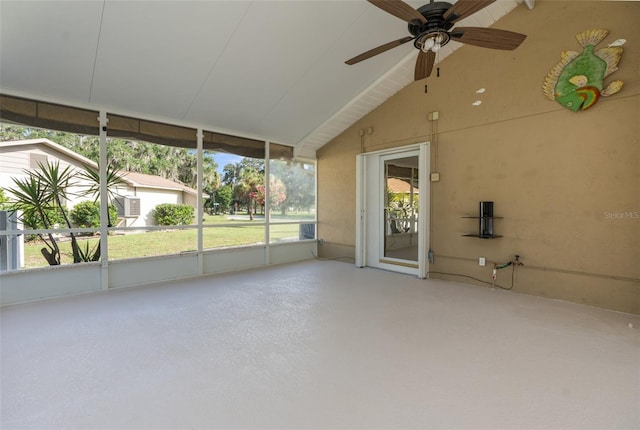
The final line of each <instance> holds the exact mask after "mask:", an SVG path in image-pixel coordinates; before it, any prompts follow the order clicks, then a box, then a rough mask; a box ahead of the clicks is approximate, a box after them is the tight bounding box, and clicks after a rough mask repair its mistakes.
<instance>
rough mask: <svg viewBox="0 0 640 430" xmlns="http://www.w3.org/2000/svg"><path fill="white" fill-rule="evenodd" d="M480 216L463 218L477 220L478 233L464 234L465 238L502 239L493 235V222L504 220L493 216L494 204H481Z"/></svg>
mask: <svg viewBox="0 0 640 430" xmlns="http://www.w3.org/2000/svg"><path fill="white" fill-rule="evenodd" d="M479 214H480V215H479V216H463V217H462V218H468V219H477V220H478V233H470V234H463V235H462V236H464V237H477V238H479V239H496V238H498V237H502V236H501V235H499V234H494V233H493V220H494V219H502V217H501V216H493V202H480V210H479Z"/></svg>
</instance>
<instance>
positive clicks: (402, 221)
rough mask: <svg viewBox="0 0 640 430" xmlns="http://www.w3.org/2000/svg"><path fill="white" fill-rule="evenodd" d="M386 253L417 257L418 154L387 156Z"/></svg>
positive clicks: (413, 259)
mask: <svg viewBox="0 0 640 430" xmlns="http://www.w3.org/2000/svg"><path fill="white" fill-rule="evenodd" d="M384 158H385V159H384V164H383V170H384V175H383V181H384V185H383V188H384V198H383V208H382V211H383V214H382V219H383V225H382V229H383V234H382V237H383V238H384V241H383V243H384V249H383V256H384V257H385V258H388V259H394V260H407V261H411V262H417V261H418V243H419V235H420V232H419V228H418V224H419V223H418V220H419V216H420V214H419V209H420V208H419V199H420V189H419V187H418V185H419V183H418V178H419V156H418V155H413V156H409V157H406V156H404V157H402V158H390V157H384Z"/></svg>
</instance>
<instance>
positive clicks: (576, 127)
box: [318, 0, 640, 313]
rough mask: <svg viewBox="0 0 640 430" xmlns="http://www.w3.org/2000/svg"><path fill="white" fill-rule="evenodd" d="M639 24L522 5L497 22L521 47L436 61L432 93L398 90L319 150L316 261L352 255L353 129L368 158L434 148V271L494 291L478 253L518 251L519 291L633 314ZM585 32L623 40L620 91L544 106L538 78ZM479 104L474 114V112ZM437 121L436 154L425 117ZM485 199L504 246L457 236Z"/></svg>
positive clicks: (560, 4)
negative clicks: (519, 36)
mask: <svg viewBox="0 0 640 430" xmlns="http://www.w3.org/2000/svg"><path fill="white" fill-rule="evenodd" d="M639 18H640V2H564V1H545V0H539V1H537V2H536V7H535V9H534V10H528V9H527V8H526V7H525V6H524V5H521V6H519V7H518V8H516V9H515V10H514V11H513V12H511V13H510V14H509V15H508V16H506V17H504V18H503V19H502V20H500V21H499V22H497V23H496V24H495V25H494V27H495V28H502V29H507V30H513V31H518V32H522V33H525V34H527V35H528V38H527V39H526V40H525V42H524V43H523V44H522V45H521V46H520V47H519V48H518V49H517V50H516V51H512V52H510V51H496V50H490V49H482V48H476V47H471V46H465V47H462V48H460V49H459V50H458V51H456V53H454V54H453V55H452V56H450V57H448V58H446V59H445V60H444V61H443V62H442V63H441V64H440V65H439V66H440V77H435V76H433V77H431V78H429V79H427V82H426V83H428V90H429V91H428V93H427V94H425V93H424V85H425V82H424V81H422V82H418V83H414V84H412V85H410V86H408V87H406V88H405V89H404V90H402V91H400V92H399V93H398V94H396V95H395V96H394V97H393V98H391V99H390V100H388V101H387V102H386V103H384V104H383V105H381V106H380V107H379V108H377V109H376V110H375V111H373V112H372V113H370V114H369V115H367V116H366V117H364V118H363V119H362V120H361V121H359V122H358V123H356V124H355V125H354V126H352V127H351V128H349V129H348V130H346V131H345V132H344V133H343V134H342V135H340V136H338V137H337V138H336V139H334V140H333V141H332V142H330V143H329V144H328V145H326V146H325V147H323V148H322V149H321V150H320V151H318V220H319V226H318V232H319V236H318V237H319V238H322V239H323V240H324V243H325V245H324V246H322V247H320V248H319V252H320V255H321V256H324V257H340V256H349V257H353V253H354V245H355V171H354V168H355V156H356V154H358V153H360V148H361V137H360V135H359V132H360V130H363V129H365V130H366V129H368V128H369V127H373V134H371V135H367V134H365V136H364V137H363V140H364V142H363V143H364V149H365V152H367V151H374V150H378V149H383V148H388V147H397V146H402V145H407V144H411V143H417V142H423V141H431V142H432V157H431V158H432V169H433V170H432V171H437V172H439V173H440V177H441V180H440V182H437V183H433V184H432V190H431V197H432V205H433V208H432V210H433V212H432V220H431V230H432V231H431V248H432V249H433V251H434V253H435V256H436V257H435V264H433V265H431V267H430V270H431V271H432V272H434V271H438V272H449V273H458V274H464V275H469V276H474V277H477V278H481V279H485V280H489V281H490V276H491V267H485V268H481V267H479V266H478V263H477V259H478V257H479V256H484V257H486V258H487V260H488V261H490V262H494V261H497V262H503V261H508V260H509V259H511V258H512V257H513V255H514V254H520V255H521V256H522V257H523V261H524V263H525V266H524V267H523V268H521V269H518V270H517V273H516V282H515V287H514V291H518V292H523V293H528V294H536V295H540V296H544V297H553V298H559V299H563V300H570V301H574V302H578V303H586V304H590V305H594V306H600V307H607V308H611V309H616V310H621V311H625V312H633V313H640V292H639V290H640V282H639V278H640V245H639V243H640V219H638V218H636V217H635V216H636V214H638V213H640V173H639V172H640V161H639V154H640V149H639V148H640V143H639V138H638V135H639V133H638V132H639V126H638V122H639V118H640V115H639V114H640V109H639V103H640V79H639V78H640V73H639V70H640V58H639V56H638V55H637V53H638V49H637V47H638V46H640V26H638V19H639ZM589 28H606V29H608V30H610V34H609V36H608V37H607V39H605V41H604V42H603V43H602V44H601V45H600V46H599V47H604V46H606V44H608V43H611V42H612V41H614V40H616V39H619V38H624V39H626V40H627V43H626V45H625V46H624V48H625V51H624V54H623V57H622V61H621V62H620V70H618V71H617V72H615V73H614V74H613V75H612V76H610V77H609V78H608V79H607V81H606V82H609V81H611V80H613V79H620V80H622V81H623V82H624V88H623V89H622V91H621V92H620V93H618V94H615V95H613V96H611V97H609V98H601V99H600V101H599V102H598V103H597V104H596V105H595V106H594V107H593V108H591V109H590V110H588V111H585V112H580V113H574V112H570V111H568V110H566V109H564V108H562V107H561V106H560V105H559V104H557V103H555V102H551V101H548V100H546V99H545V98H544V97H543V95H542V92H541V82H542V80H543V78H544V76H545V75H546V74H547V72H548V71H549V69H550V68H551V67H552V66H553V65H554V64H555V63H556V62H557V61H558V60H559V58H560V52H561V51H563V50H576V51H580V50H581V48H580V46H579V45H578V43H577V41H576V39H575V34H577V33H579V32H581V31H583V30H586V29H589ZM383 55H384V54H383ZM479 88H485V89H486V92H485V93H484V94H476V90H477V89H479ZM477 99H479V100H482V102H483V103H482V105H481V106H479V107H474V106H472V102H474V101H475V100H477ZM433 111H438V112H439V113H440V120H439V121H438V124H437V130H438V135H437V145H436V144H435V139H433V138H432V136H431V129H432V126H434V125H435V124H433V123H431V122H429V121H428V120H427V117H428V113H429V112H433ZM436 146H437V165H436V157H435V152H434V151H435V150H436V148H435V147H436ZM481 200H492V201H494V202H495V212H496V215H500V216H503V217H504V219H502V220H497V221H496V233H497V234H503V235H504V237H503V238H500V239H494V240H481V239H475V238H467V237H462V236H461V235H462V234H465V233H473V232H474V231H476V230H477V227H476V224H475V222H474V220H467V219H462V218H461V216H463V215H475V214H476V213H477V206H478V202H479V201H481ZM629 213H631V217H629ZM616 214H626V215H623V218H616V216H620V215H616ZM488 266H489V265H488ZM510 273H511V272H510V269H506V270H504V271H501V272H500V273H499V279H498V281H499V283H501V284H503V285H507V286H508V285H509V284H510ZM432 276H433V277H436V276H438V277H445V278H448V279H455V280H460V281H464V282H472V283H473V282H474V281H472V280H469V279H466V278H460V277H448V276H444V275H432Z"/></svg>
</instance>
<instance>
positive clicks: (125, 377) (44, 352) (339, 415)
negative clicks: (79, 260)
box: [0, 261, 640, 429]
mask: <svg viewBox="0 0 640 430" xmlns="http://www.w3.org/2000/svg"><path fill="white" fill-rule="evenodd" d="M1 312H2V317H1V318H2V319H1V322H2V345H1V346H2V357H1V358H2V362H1V365H2V368H1V376H2V382H1V394H2V398H1V400H2V406H1V413H2V417H1V421H0V427H2V428H3V429H12V428H32V429H36V428H38V429H45V428H46V429H49V428H81V429H85V428H110V429H121V428H136V429H142V428H146V429H161V428H180V429H195V428H296V429H297V428H318V429H331V428H384V429H396V428H429V429H442V428H456V429H458V428H470V429H482V428H484V429H498V428H508V429H515V428H520V429H521V428H527V429H529V428H531V429H535V428H539V429H550V428H575V429H585V428H594V429H612V428H628V429H631V428H634V429H637V428H640V415H639V414H640V406H639V405H640V394H639V386H640V342H639V339H638V333H639V332H638V326H639V323H640V320H639V318H638V317H635V316H632V315H626V314H621V313H616V312H610V311H605V310H601V309H594V308H589V307H585V306H580V305H575V304H571V303H565V302H559V301H552V300H546V299H541V298H536V297H531V296H525V295H519V294H515V293H510V292H505V291H500V290H495V291H492V290H491V289H489V288H484V287H475V286H468V285H464V284H460V283H455V282H446V281H437V280H429V281H426V280H419V279H416V278H414V277H410V276H406V275H398V274H393V273H389V272H384V271H378V270H373V269H356V268H354V267H353V266H352V265H350V264H346V263H340V262H327V261H309V262H303V263H297V264H291V265H284V266H278V267H271V268H267V269H263V270H256V271H248V272H244V273H235V274H228V275H223V276H216V277H211V278H206V279H197V280H189V281H186V282H180V283H174V284H165V285H156V286H149V287H144V288H135V289H128V290H119V291H109V292H106V293H98V294H92V295H84V296H76V297H70V298H64V299H59V300H51V301H45V302H39V303H32V304H25V305H18V306H10V307H5V308H3V309H2V311H1ZM629 324H632V325H633V327H632V328H631V327H629Z"/></svg>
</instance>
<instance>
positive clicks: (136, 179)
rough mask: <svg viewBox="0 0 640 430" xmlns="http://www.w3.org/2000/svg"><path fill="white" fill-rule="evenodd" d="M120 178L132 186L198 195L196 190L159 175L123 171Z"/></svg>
mask: <svg viewBox="0 0 640 430" xmlns="http://www.w3.org/2000/svg"><path fill="white" fill-rule="evenodd" d="M122 178H123V179H125V180H127V181H128V182H129V183H130V184H131V185H132V186H134V187H144V188H155V189H163V190H174V191H183V192H185V193H187V194H192V195H198V192H197V191H196V190H194V189H193V188H190V187H187V186H186V185H184V184H182V183H180V182H175V181H172V180H170V179H166V178H163V177H161V176H155V175H147V174H145V173H138V172H125V173H123V174H122Z"/></svg>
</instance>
